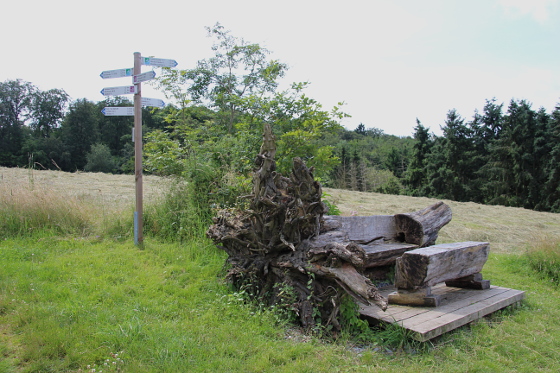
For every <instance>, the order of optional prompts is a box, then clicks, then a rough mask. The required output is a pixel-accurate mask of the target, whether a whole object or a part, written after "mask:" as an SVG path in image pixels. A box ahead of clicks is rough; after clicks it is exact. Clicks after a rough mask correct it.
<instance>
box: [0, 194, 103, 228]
mask: <svg viewBox="0 0 560 373" xmlns="http://www.w3.org/2000/svg"><path fill="white" fill-rule="evenodd" d="M96 210H97V209H96V208H95V207H94V206H91V205H89V204H84V203H81V202H80V201H79V200H78V199H77V198H71V197H70V198H69V197H68V196H67V195H62V194H60V193H57V192H55V191H51V190H46V189H29V188H25V187H23V188H17V189H8V188H5V187H4V188H0V236H3V237H8V236H27V235H29V234H34V233H36V232H42V233H44V232H50V233H51V234H54V235H56V234H59V235H69V234H78V235H89V234H91V233H92V232H93V230H94V226H95V223H94V222H95V221H96V219H97V211H96Z"/></svg>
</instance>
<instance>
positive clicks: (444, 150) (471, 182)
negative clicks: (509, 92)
mask: <svg viewBox="0 0 560 373" xmlns="http://www.w3.org/2000/svg"><path fill="white" fill-rule="evenodd" d="M442 130H443V136H441V137H438V136H434V135H433V134H430V133H429V132H428V129H427V128H425V127H424V126H422V124H421V123H420V122H417V126H416V128H415V133H414V139H415V140H416V141H415V144H414V150H413V152H412V155H411V158H410V163H409V166H408V169H407V171H406V173H405V175H404V177H403V180H402V181H403V184H404V186H405V187H406V191H407V193H409V194H411V195H415V196H426V197H435V198H447V199H452V200H455V201H473V202H478V203H485V204H499V205H505V206H514V207H524V208H528V209H536V210H541V211H552V212H560V106H557V107H556V109H555V110H554V111H553V112H552V113H550V114H549V113H547V112H546V110H545V109H544V108H540V109H539V110H536V111H535V110H533V109H532V108H531V105H530V104H529V103H528V102H526V101H524V100H512V101H511V102H510V103H509V106H508V107H507V109H504V105H503V104H498V103H497V102H496V101H495V100H487V101H486V105H485V106H484V109H483V112H482V113H478V112H476V113H475V114H474V116H473V118H472V119H471V120H470V121H467V120H465V119H464V118H462V117H461V116H460V115H459V114H458V113H457V112H456V111H455V110H451V111H449V113H448V114H447V119H446V121H445V125H444V126H443V127H442Z"/></svg>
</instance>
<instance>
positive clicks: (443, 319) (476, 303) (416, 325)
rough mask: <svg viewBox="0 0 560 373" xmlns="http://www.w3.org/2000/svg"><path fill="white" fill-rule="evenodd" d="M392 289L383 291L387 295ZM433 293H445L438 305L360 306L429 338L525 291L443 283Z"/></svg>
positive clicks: (375, 316) (363, 311)
mask: <svg viewBox="0 0 560 373" xmlns="http://www.w3.org/2000/svg"><path fill="white" fill-rule="evenodd" d="M391 291H393V289H387V290H384V291H382V294H383V295H384V296H387V295H388V294H389V293H390V292H391ZM432 293H434V294H439V295H441V296H442V303H441V305H440V306H439V307H409V306H400V305H389V307H388V308H387V310H386V311H385V312H383V311H381V310H380V309H379V308H378V307H376V306H365V305H362V306H361V307H360V313H361V314H362V315H363V316H365V317H367V318H373V319H376V320H380V321H383V322H388V323H398V324H399V325H401V326H403V327H404V328H406V329H408V330H410V331H412V332H414V338H415V339H417V340H419V341H427V340H429V339H432V338H434V337H437V336H439V335H441V334H443V333H446V332H448V331H451V330H453V329H456V328H458V327H460V326H463V325H465V324H468V323H469V322H472V321H474V320H477V319H480V318H482V317H484V316H486V315H488V314H490V313H492V312H495V311H497V310H500V309H502V308H504V307H507V306H509V305H511V304H514V303H517V302H519V301H521V300H522V299H523V298H524V296H525V292H524V291H520V290H513V289H508V288H502V287H499V286H491V287H490V289H487V290H473V289H459V288H453V287H447V286H445V284H440V285H437V286H434V287H433V288H432Z"/></svg>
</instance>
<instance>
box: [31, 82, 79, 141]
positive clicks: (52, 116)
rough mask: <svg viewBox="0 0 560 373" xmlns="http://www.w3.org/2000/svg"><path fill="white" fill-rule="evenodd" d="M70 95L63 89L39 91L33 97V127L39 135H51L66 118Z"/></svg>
mask: <svg viewBox="0 0 560 373" xmlns="http://www.w3.org/2000/svg"><path fill="white" fill-rule="evenodd" d="M68 99H69V96H68V94H67V93H66V92H65V91H64V90H62V89H51V90H48V91H37V92H35V93H34V95H33V97H32V99H31V122H30V125H31V128H32V129H33V130H34V132H35V135H36V136H37V137H49V136H50V135H51V133H52V132H53V131H54V130H55V129H56V128H58V126H59V125H60V122H61V120H62V119H63V118H64V115H65V109H66V103H67V102H68Z"/></svg>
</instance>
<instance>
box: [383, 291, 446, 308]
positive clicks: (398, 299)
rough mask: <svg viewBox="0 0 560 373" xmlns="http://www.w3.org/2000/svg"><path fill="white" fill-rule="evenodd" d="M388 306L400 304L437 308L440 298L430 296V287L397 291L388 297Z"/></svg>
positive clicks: (433, 295)
mask: <svg viewBox="0 0 560 373" xmlns="http://www.w3.org/2000/svg"><path fill="white" fill-rule="evenodd" d="M388 301H389V304H401V305H406V306H421V307H437V306H439V304H440V296H439V295H435V294H432V288H431V287H430V286H428V287H425V288H421V289H416V290H405V289H399V290H397V291H395V292H393V293H391V294H389V296H388Z"/></svg>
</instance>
